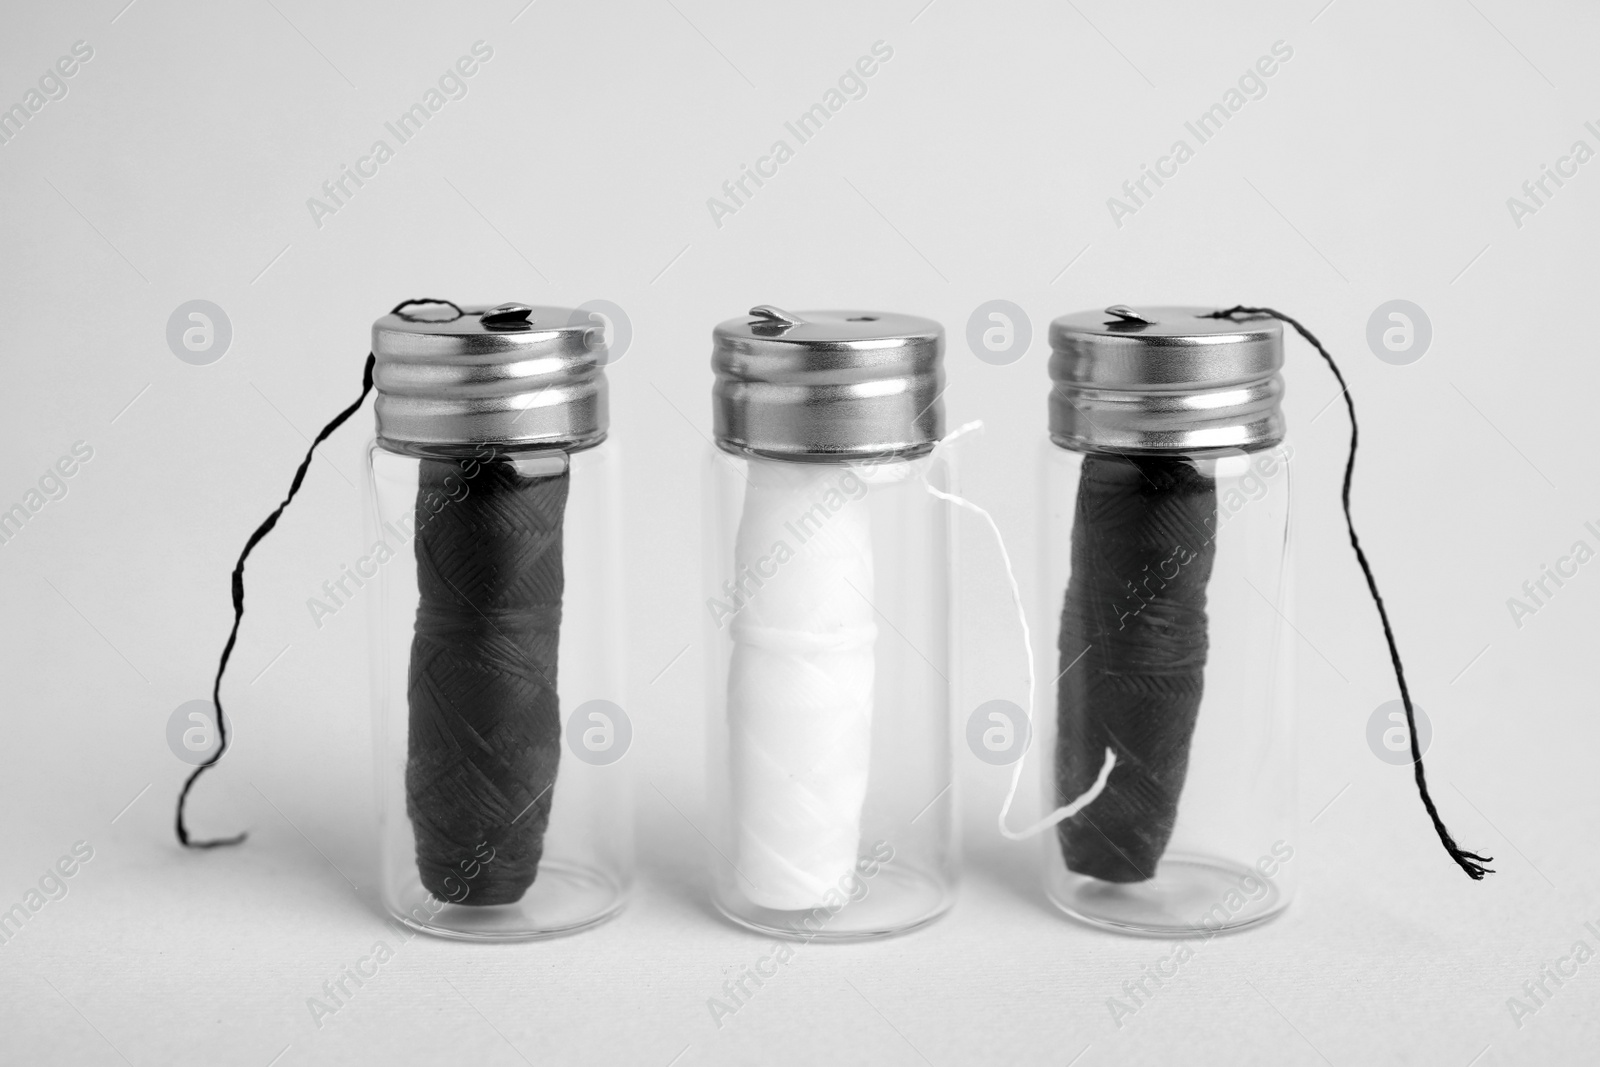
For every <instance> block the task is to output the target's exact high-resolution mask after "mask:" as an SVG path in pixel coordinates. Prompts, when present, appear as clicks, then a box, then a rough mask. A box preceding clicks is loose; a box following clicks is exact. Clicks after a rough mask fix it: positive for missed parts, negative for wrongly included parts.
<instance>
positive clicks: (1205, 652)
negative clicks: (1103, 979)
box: [1034, 443, 1299, 936]
mask: <svg viewBox="0 0 1600 1067" xmlns="http://www.w3.org/2000/svg"><path fill="white" fill-rule="evenodd" d="M1291 451H1292V450H1291V449H1290V448H1289V446H1288V445H1286V444H1282V443H1278V444H1273V445H1270V446H1267V447H1264V448H1260V449H1258V450H1255V451H1251V452H1244V451H1238V450H1220V451H1213V452H1209V453H1198V454H1182V453H1162V454H1148V455H1130V454H1127V453H1113V452H1088V453H1084V452H1075V451H1070V450H1067V449H1064V448H1061V447H1058V446H1056V445H1053V444H1052V445H1049V446H1047V451H1046V457H1045V462H1044V468H1043V469H1044V480H1045V484H1044V486H1043V499H1044V500H1045V502H1046V510H1045V514H1044V517H1043V523H1042V528H1041V531H1040V534H1041V549H1042V552H1043V560H1042V570H1041V574H1042V575H1043V576H1044V582H1043V585H1042V593H1043V601H1042V603H1041V604H1039V605H1038V610H1039V618H1041V619H1043V620H1046V622H1045V625H1044V627H1043V632H1042V633H1041V634H1040V635H1039V637H1038V643H1039V647H1038V652H1039V662H1040V665H1041V673H1042V675H1043V677H1044V678H1047V679H1055V681H1054V682H1053V683H1051V684H1046V685H1043V686H1041V687H1040V692H1039V704H1038V706H1037V708H1036V709H1035V723H1036V727H1037V734H1038V738H1037V742H1036V744H1035V746H1034V751H1035V752H1037V753H1039V754H1040V755H1039V759H1040V764H1041V767H1042V771H1043V790H1042V795H1043V796H1044V797H1045V798H1047V799H1050V800H1051V801H1052V804H1064V803H1067V802H1068V801H1070V800H1072V799H1074V798H1075V797H1076V796H1077V795H1079V794H1081V793H1083V792H1084V791H1085V790H1087V789H1088V788H1090V787H1091V786H1092V785H1093V784H1094V782H1095V780H1096V777H1097V775H1098V774H1099V772H1100V770H1101V767H1102V764H1103V761H1104V759H1105V750H1106V748H1107V747H1109V748H1111V749H1112V750H1114V751H1115V753H1116V758H1117V764H1116V767H1115V769H1114V770H1113V772H1112V774H1111V776H1110V778H1109V779H1108V781H1107V784H1106V787H1105V790H1104V792H1102V793H1101V794H1100V796H1099V797H1098V798H1097V799H1096V800H1095V801H1094V802H1092V803H1091V804H1090V805H1089V806H1088V807H1086V808H1085V809H1084V810H1083V811H1082V812H1081V813H1079V814H1078V815H1076V816H1074V817H1072V818H1069V819H1067V820H1065V821H1063V822H1062V823H1061V824H1060V825H1059V826H1057V827H1055V828H1054V829H1053V830H1052V831H1051V832H1048V833H1045V834H1043V835H1042V846H1041V851H1042V860H1043V868H1044V876H1045V887H1046V891H1047V893H1048V895H1049V897H1050V899H1051V900H1052V901H1053V902H1054V903H1055V904H1056V905H1057V906H1058V907H1060V908H1061V909H1062V910H1063V911H1065V912H1067V913H1068V914H1070V915H1072V916H1074V917H1076V918H1079V919H1081V920H1084V921H1086V922H1089V923H1092V924H1095V925H1100V926H1105V927H1111V928H1115V929H1119V930H1122V931H1125V932H1132V933H1145V934H1151V935H1158V936H1173V935H1186V934H1196V933H1198V934H1205V933H1206V932H1208V931H1209V932H1217V931H1221V930H1227V929H1235V928H1239V927H1244V926H1248V925H1251V924H1253V923H1257V922H1260V921H1262V920H1264V919H1267V918H1269V917H1271V916H1272V915H1275V914H1276V913H1278V912H1279V911H1281V910H1282V909H1283V908H1284V907H1285V906H1286V905H1287V904H1288V902H1289V900H1290V898H1291V896H1292V895H1293V892H1294V885H1295V880H1296V873H1297V868H1298V866H1299V865H1298V864H1297V863H1295V862H1293V857H1294V855H1295V840H1294V826H1295V822H1294V803H1295V786H1294V782H1295V763H1294V745H1293V707H1292V694H1293V687H1292V676H1291V670H1292V666H1293V652H1294V649H1293V647H1292V644H1291V642H1292V637H1293V630H1292V629H1291V627H1290V624H1289V618H1290V615H1291V613H1292V588H1291V586H1292V568H1291V562H1292V561H1291V558H1290V548H1289V537H1288V533H1289V513H1290V491H1289V484H1290V483H1289V462H1288V461H1289V457H1290V454H1291Z"/></svg>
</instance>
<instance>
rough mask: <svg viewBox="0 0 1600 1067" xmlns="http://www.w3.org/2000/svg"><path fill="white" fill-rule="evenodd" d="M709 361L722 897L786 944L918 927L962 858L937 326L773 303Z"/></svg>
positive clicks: (715, 792) (710, 716)
mask: <svg viewBox="0 0 1600 1067" xmlns="http://www.w3.org/2000/svg"><path fill="white" fill-rule="evenodd" d="M715 344H716V350H715V355H714V357H713V364H714V366H715V369H716V372H717V383H716V387H715V394H714V407H715V422H716V439H717V441H716V447H715V448H714V449H713V450H712V453H711V455H710V458H709V460H708V465H707V493H706V502H707V504H706V508H707V510H706V531H705V533H706V536H705V539H704V549H705V562H704V575H705V583H706V590H705V592H706V601H705V607H706V635H707V639H708V643H707V647H708V648H709V649H710V650H711V653H710V655H709V656H708V691H707V727H708V731H707V732H708V776H709V783H708V796H707V811H708V818H709V819H710V821H711V824H712V825H711V830H710V834H709V837H710V839H711V841H712V844H713V846H714V848H713V851H712V855H711V862H712V873H711V892H712V898H713V901H714V903H715V904H716V906H717V907H718V908H719V909H720V910H721V911H722V912H723V913H724V914H725V915H727V916H728V917H729V918H730V919H732V920H733V921H735V922H737V923H739V924H741V925H743V926H746V927H749V928H751V929H755V930H759V931H762V932H764V933H769V934H776V935H779V936H784V937H790V938H799V939H806V940H809V939H813V938H822V939H834V940H846V939H858V938H867V937H875V936H882V935H887V934H893V933H898V932H901V931H905V930H909V929H912V928H914V927H917V926H920V925H922V924H924V923H927V922H929V921H931V920H933V919H934V918H936V917H937V916H939V915H940V914H942V913H943V912H944V911H945V910H946V909H947V908H949V906H950V905H951V903H952V902H953V901H954V898H955V887H956V881H957V864H958V847H957V841H956V833H955V801H954V795H953V793H954V790H953V788H952V784H953V758H952V744H953V734H952V726H951V714H950V701H951V694H950V674H951V670H950V663H951V660H952V651H951V625H950V624H951V596H952V588H953V583H952V563H951V559H952V557H951V521H950V516H949V514H948V509H947V507H946V506H945V505H944V503H943V502H942V501H941V500H939V499H938V498H937V497H936V496H934V494H933V493H932V492H930V488H931V489H937V490H940V491H943V492H949V491H952V490H953V488H954V487H953V484H952V482H953V471H952V468H951V463H950V460H949V457H948V456H947V455H946V454H945V452H944V450H941V449H939V448H938V447H937V442H938V440H939V436H940V434H941V432H942V423H943V415H942V410H941V407H940V404H939V401H938V396H939V392H940V390H941V388H942V381H943V371H942V368H941V357H942V348H943V331H942V330H941V328H940V327H939V325H938V324H937V323H934V322H930V321H928V320H926V319H919V318H913V317H911V316H906V315H889V314H875V313H862V312H838V311H835V312H829V311H810V312H803V313H800V314H790V313H788V312H782V311H779V310H778V309H775V308H767V307H762V308H757V309H754V310H753V311H752V312H751V316H750V318H747V319H734V320H730V321H728V322H725V323H723V324H722V325H720V326H718V327H717V330H716V334H715Z"/></svg>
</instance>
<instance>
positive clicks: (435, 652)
mask: <svg viewBox="0 0 1600 1067" xmlns="http://www.w3.org/2000/svg"><path fill="white" fill-rule="evenodd" d="M413 308H415V309H418V310H415V311H412V310H408V309H413ZM446 308H448V309H449V311H448V312H446V311H445V310H444V309H446ZM536 313H537V314H538V316H539V318H540V320H541V321H540V322H539V323H538V324H537V325H538V326H539V327H540V329H539V330H538V331H537V332H535V326H536V323H534V322H530V321H529V320H530V317H532V316H534V315H535V314H536ZM544 319H548V320H550V321H548V322H545V321H542V320H544ZM573 321H574V319H573V316H572V314H571V313H570V312H567V311H565V310H562V309H548V308H542V309H534V308H530V307H529V306H528V305H524V304H503V305H500V306H499V307H496V308H492V309H488V308H481V307H480V308H467V309H463V308H462V307H460V306H459V305H456V304H454V303H452V302H451V301H448V300H437V299H419V300H408V301H405V302H403V303H401V304H399V305H397V306H396V307H395V308H394V310H393V311H391V312H390V314H389V315H388V316H385V317H384V318H383V319H380V320H379V321H378V322H377V323H376V324H374V327H373V350H372V352H371V353H369V355H368V357H367V362H366V367H365V370H364V373H363V379H362V391H361V396H360V397H359V398H358V399H357V400H356V401H355V403H353V404H351V405H350V406H349V407H348V408H346V409H345V410H344V411H342V412H341V413H340V414H339V415H338V416H336V417H335V418H334V419H333V420H332V421H331V422H329V424H328V425H327V426H326V427H324V428H323V430H322V431H321V432H320V433H319V434H318V435H317V437H316V440H315V441H314V442H313V443H312V446H311V448H310V449H308V451H307V453H306V456H305V458H304V460H303V461H302V462H301V464H300V467H299V469H298V470H297V471H296V474H295V477H294V479H293V481H292V483H291V485H290V490H289V493H288V494H287V495H286V497H285V498H284V500H283V502H282V503H280V504H279V506H278V507H277V508H276V509H275V510H274V511H273V512H272V514H271V515H269V516H268V518H267V519H266V521H265V522H263V523H262V524H261V526H260V527H259V528H258V529H257V530H256V531H255V532H254V533H253V534H252V535H251V537H250V539H249V540H248V542H247V543H246V545H245V548H244V551H243V553H242V554H241V555H240V558H239V561H238V563H237V564H236V566H235V568H234V573H233V602H234V613H235V614H234V622H233V627H232V629H231V631H230V633H229V636H228V640H227V643H226V645H225V646H224V649H223V653H222V657H221V661H220V662H219V665H218V669H217V676H216V680H215V683H214V686H213V700H214V702H215V703H216V705H217V707H218V708H219V709H220V708H221V707H222V703H221V684H222V677H223V674H224V673H225V671H226V668H227V664H228V660H229V658H230V656H231V653H232V651H233V648H234V645H235V643H236V641H237V637H238V631H239V626H240V623H241V621H242V618H243V613H244V584H243V573H244V565H245V561H246V559H247V558H248V557H249V555H250V553H251V551H252V550H253V549H254V548H255V546H256V545H257V544H258V543H259V542H260V541H261V539H262V538H263V537H265V536H266V534H268V533H270V532H271V530H272V529H273V528H274V527H275V526H276V524H277V522H278V519H279V518H280V517H281V516H282V514H283V511H284V509H285V508H286V507H287V506H288V505H289V503H290V502H291V501H292V500H293V499H294V497H295V495H296V494H297V493H298V492H299V489H300V487H301V485H302V483H303V481H304V479H305V475H306V472H307V469H308V468H309V465H310V461H311V457H312V454H313V452H314V451H315V448H316V445H317V444H320V443H321V442H322V441H323V440H325V439H326V438H327V437H328V436H329V435H331V434H332V433H333V432H334V431H335V430H337V429H338V428H339V427H340V426H341V425H342V424H343V423H344V422H345V421H346V420H348V419H349V418H350V416H351V415H353V414H354V413H355V412H356V410H358V409H359V408H360V406H361V404H362V402H364V401H365V399H366V396H367V394H368V392H370V391H371V390H372V389H373V387H374V384H375V383H376V386H377V389H378V393H379V399H378V403H377V407H376V412H375V414H376V418H377V424H378V438H379V440H380V441H381V442H383V443H384V445H385V447H392V448H396V449H398V450H401V451H412V452H414V453H416V454H418V455H420V456H421V457H422V458H421V460H420V468H419V485H418V493H417V502H416V521H415V528H416V531H417V533H416V542H415V544H416V556H417V585H418V591H419V603H418V608H417V615H416V622H415V636H414V640H413V644H412V649H411V662H410V667H409V671H408V676H409V684H408V694H407V699H408V703H409V706H410V727H409V733H408V756H407V766H406V807H407V813H408V815H409V816H410V817H411V821H412V824H413V829H414V832H415V835H416V845H417V866H418V869H419V873H420V875H421V877H422V881H423V884H424V886H425V887H426V888H427V889H428V891H429V892H431V893H433V894H434V895H435V896H437V897H439V898H441V899H443V898H446V897H448V898H449V899H452V900H456V901H457V903H460V904H465V905H471V906H493V905H496V904H503V903H510V902H514V901H516V900H518V899H520V898H521V897H522V895H523V893H524V892H525V891H526V890H527V888H528V887H529V886H530V885H531V884H532V883H533V881H534V879H535V877H536V874H537V868H538V862H539V859H540V856H541V854H542V850H543V841H544V834H545V830H546V826H547V824H548V821H549V813H550V809H551V805H552V802H553V796H552V794H553V787H554V785H555V780H556V775H557V768H558V765H559V757H560V744H561V722H560V707H559V700H558V697H557V691H556V679H555V671H556V663H557V658H558V656H557V653H558V646H559V636H560V623H561V597H562V589H563V569H562V551H561V549H562V544H561V533H562V520H563V516H564V511H565V504H566V499H567V487H568V471H567V469H566V468H565V467H564V466H563V467H562V469H561V470H560V471H559V472H558V473H554V474H552V473H549V472H538V473H534V474H531V475H524V474H522V473H519V471H518V469H517V467H516V465H515V463H514V461H513V460H512V459H511V458H508V455H507V452H508V449H510V448H517V449H519V450H525V449H529V448H561V449H574V448H585V447H589V446H592V445H593V444H595V443H597V442H598V441H600V440H602V439H603V438H604V437H605V434H606V427H607V415H606V406H607V405H606V389H605V380H604V376H603V374H602V373H601V371H600V367H601V366H602V365H603V353H601V354H600V355H599V356H597V355H596V354H595V348H596V346H595V345H594V344H593V343H592V342H591V340H590V339H589V337H588V332H587V331H586V330H584V331H577V332H578V333H582V334H583V336H582V337H580V338H579V342H578V343H576V347H574V345H573V344H571V343H569V342H568V340H567V338H566V336H565V335H566V334H568V333H574V331H573V330H572V329H571V327H572V323H573ZM552 327H555V328H556V329H554V331H552V329H551V328H552ZM552 337H553V338H555V340H554V341H552V340H551V338H552ZM552 343H553V344H556V345H557V346H558V347H560V348H561V352H560V353H559V358H558V359H555V362H556V363H559V364H560V366H559V367H557V368H556V369H555V374H556V377H557V378H558V379H559V380H558V381H552V382H551V383H549V384H548V385H546V386H545V388H544V389H542V390H538V392H539V395H540V396H541V397H545V398H546V402H544V403H541V404H540V405H537V406H535V407H519V406H518V405H517V404H516V402H515V397H516V396H520V395H521V393H522V392H526V390H527V388H529V387H530V386H527V385H526V384H525V383H523V382H521V381H520V378H519V376H520V377H527V376H529V375H536V374H541V373H547V372H550V370H551V368H549V367H545V366H544V364H545V363H550V362H551V360H550V359H547V360H544V361H540V360H530V359H528V358H527V357H528V354H529V352H530V351H531V349H530V348H529V347H528V346H529V345H533V346H535V347H537V346H540V345H545V346H548V345H549V344H552ZM568 348H572V349H573V351H571V352H568V351H567V349H568ZM580 349H581V351H580ZM552 358H554V357H552ZM486 374H487V375H490V376H491V377H492V378H493V379H494V382H495V383H496V384H493V385H488V386H486V385H485V375H486ZM534 384H538V383H534ZM552 390H554V393H553V395H550V396H548V397H546V394H548V393H551V391H552ZM500 393H505V394H506V396H507V397H510V398H511V399H510V400H509V401H506V402H502V401H501V399H500V397H499V394H500ZM530 411H531V412H534V417H532V418H528V417H527V416H528V415H529V412H530ZM469 468H470V473H468V471H469ZM453 478H454V479H470V481H471V483H472V490H471V492H469V493H467V494H465V495H464V496H462V497H461V499H459V500H452V502H451V505H450V506H449V507H447V508H439V507H436V506H434V503H433V502H434V501H435V500H436V499H437V498H438V497H439V496H440V494H441V492H442V491H443V490H444V488H445V487H446V486H447V484H448V482H449V480H450V479H453ZM219 718H220V715H219ZM219 737H220V743H219V745H218V749H217V752H216V753H215V754H213V755H212V757H211V758H210V759H209V760H207V761H206V762H205V763H203V764H201V765H200V766H198V767H197V768H196V769H195V771H194V773H193V774H191V775H190V777H189V779H188V780H187V781H186V782H185V784H184V787H183V790H182V792H181V793H180V795H179V799H178V812H177V835H178V839H179V841H180V843H182V844H183V845H185V846H186V847H192V848H212V847H218V846H225V845H233V844H237V843H239V842H241V841H243V840H244V839H245V836H246V835H245V834H239V835H236V836H234V837H229V838H221V839H214V840H204V841H201V840H194V839H192V838H191V837H190V835H189V833H188V829H187V825H186V820H185V803H186V800H187V797H188V794H189V791H190V789H191V788H192V787H193V785H194V782H195V780H196V779H197V778H198V777H199V775H200V774H201V773H203V772H204V771H205V770H207V769H208V768H210V767H211V766H213V765H215V763H216V762H217V761H218V760H219V759H220V758H221V757H222V755H223V753H224V752H225V751H226V747H227V734H226V728H225V726H222V724H221V723H219ZM485 844H487V845H488V846H489V847H491V848H492V849H493V850H494V855H495V857H496V862H494V863H492V864H486V865H484V866H483V867H482V870H481V872H480V874H479V877H478V878H477V879H476V880H475V882H474V884H473V887H472V893H471V894H470V895H469V896H468V897H466V898H462V899H457V894H455V893H453V892H452V891H451V890H452V886H453V885H454V884H455V883H453V882H452V881H451V879H452V876H453V875H455V874H456V873H457V872H456V869H455V868H456V864H457V862H458V860H459V857H460V856H461V855H463V854H471V853H472V851H473V850H474V849H475V848H480V849H481V848H483V847H484V845H485ZM479 854H480V855H481V854H482V853H479Z"/></svg>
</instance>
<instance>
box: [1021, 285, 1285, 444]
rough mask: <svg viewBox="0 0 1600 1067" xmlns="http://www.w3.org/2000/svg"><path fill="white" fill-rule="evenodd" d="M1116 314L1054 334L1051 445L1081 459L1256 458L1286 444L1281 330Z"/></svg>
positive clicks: (1253, 321) (1191, 310)
mask: <svg viewBox="0 0 1600 1067" xmlns="http://www.w3.org/2000/svg"><path fill="white" fill-rule="evenodd" d="M1212 310H1213V309H1211V308H1198V307H1141V308H1138V309H1134V308H1129V307H1127V306H1126V305H1123V304H1117V305H1114V306H1112V307H1109V308H1106V309H1105V311H1103V312H1101V311H1080V312H1078V313H1076V314H1072V315H1063V316H1062V317H1061V318H1059V319H1056V320H1055V321H1054V322H1052V323H1051V324H1050V351H1051V356H1050V380H1051V382H1052V383H1053V384H1052V386H1051V388H1050V439H1051V440H1052V441H1054V442H1055V443H1056V444H1058V445H1060V446H1061V447H1062V448H1069V449H1072V450H1074V451H1078V452H1098V451H1105V452H1137V453H1149V452H1186V453H1188V452H1204V451H1207V450H1212V449H1222V448H1238V449H1244V450H1246V451H1253V450H1255V449H1259V448H1266V447H1268V446H1270V445H1273V444H1276V443H1277V442H1278V441H1281V440H1282V439H1283V434H1284V421H1283V410H1282V407H1281V402H1282V399H1283V377H1282V376H1281V375H1280V374H1279V373H1278V371H1279V370H1280V369H1281V368H1282V366H1283V327H1282V325H1281V324H1280V323H1279V322H1278V321H1277V320H1276V319H1269V318H1250V319H1244V320H1242V321H1237V322H1236V321H1230V320H1228V319H1214V318H1207V317H1205V316H1208V315H1210V314H1211V312H1212Z"/></svg>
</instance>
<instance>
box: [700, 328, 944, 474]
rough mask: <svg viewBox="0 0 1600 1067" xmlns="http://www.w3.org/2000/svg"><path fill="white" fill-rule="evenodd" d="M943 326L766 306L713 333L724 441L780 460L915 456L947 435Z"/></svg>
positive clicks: (715, 403) (718, 424) (717, 416)
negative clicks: (944, 395) (791, 310)
mask: <svg viewBox="0 0 1600 1067" xmlns="http://www.w3.org/2000/svg"><path fill="white" fill-rule="evenodd" d="M943 356H944V328H943V327H941V326H940V325H939V324H938V323H937V322H934V321H933V320H932V319H924V318H919V317H917V316H915V315H898V314H893V313H890V312H882V311H804V312H800V313H797V314H792V313H790V312H787V311H783V310H781V309H779V308H775V307H772V306H770V305H766V304H763V305H761V306H759V307H754V308H751V309H750V314H749V315H748V316H746V317H744V318H737V319H729V320H728V321H727V322H724V323H722V324H720V325H719V326H717V328H716V329H715V330H714V331H712V353H711V367H712V370H713V371H714V372H715V373H716V383H715V385H713V387H712V394H711V397H712V412H713V416H714V422H715V434H716V439H717V444H718V445H719V446H720V447H722V448H724V449H727V450H728V451H731V452H751V453H754V454H756V455H762V456H769V457H774V458H778V459H795V460H813V461H815V460H829V459H835V460H839V459H849V458H853V457H866V456H885V455H899V456H915V455H920V454H922V453H925V452H927V451H929V450H931V449H932V448H933V446H934V445H935V444H936V443H937V442H938V440H939V438H940V437H941V436H942V435H943V433H944V408H943V405H942V404H941V403H940V400H939V395H940V393H941V392H942V391H943V389H944V365H943Z"/></svg>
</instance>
